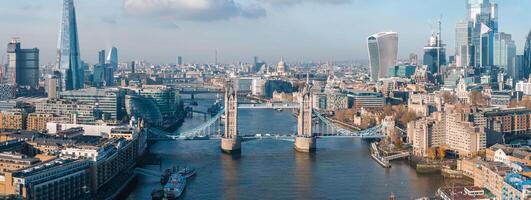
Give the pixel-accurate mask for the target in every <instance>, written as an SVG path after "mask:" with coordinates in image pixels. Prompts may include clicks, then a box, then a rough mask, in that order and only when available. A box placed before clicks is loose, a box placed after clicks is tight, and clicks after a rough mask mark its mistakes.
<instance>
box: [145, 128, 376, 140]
mask: <svg viewBox="0 0 531 200" xmlns="http://www.w3.org/2000/svg"><path fill="white" fill-rule="evenodd" d="M150 130H152V129H150ZM158 131H161V132H163V131H162V130H157V131H156V132H158ZM159 133H160V132H159ZM315 135H316V138H317V139H326V138H362V139H377V138H381V136H379V135H366V136H364V135H361V136H359V135H339V134H319V133H316V134H315ZM240 138H241V139H242V141H244V142H245V141H250V140H262V139H264V140H266V139H272V140H284V141H295V135H294V134H269V133H268V134H256V135H244V136H240ZM148 140H151V141H174V140H175V141H178V140H221V135H208V136H196V137H187V136H182V135H170V134H167V133H166V134H164V135H162V136H160V135H159V136H156V137H150V138H149V139H148Z"/></svg>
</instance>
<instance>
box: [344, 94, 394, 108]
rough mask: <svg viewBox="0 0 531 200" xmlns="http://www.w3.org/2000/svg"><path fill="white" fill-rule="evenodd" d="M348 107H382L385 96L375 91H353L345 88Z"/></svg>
mask: <svg viewBox="0 0 531 200" xmlns="http://www.w3.org/2000/svg"><path fill="white" fill-rule="evenodd" d="M346 93H347V97H348V107H349V108H355V109H356V110H360V109H361V108H364V109H372V108H377V109H380V108H383V107H384V105H385V97H384V96H383V95H382V94H381V93H377V92H365V91H353V90H347V91H346Z"/></svg>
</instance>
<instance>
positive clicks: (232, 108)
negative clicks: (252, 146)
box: [221, 81, 241, 154]
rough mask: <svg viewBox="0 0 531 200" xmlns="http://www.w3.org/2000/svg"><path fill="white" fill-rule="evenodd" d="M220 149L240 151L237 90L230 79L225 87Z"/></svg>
mask: <svg viewBox="0 0 531 200" xmlns="http://www.w3.org/2000/svg"><path fill="white" fill-rule="evenodd" d="M221 151H223V152H224V153H228V154H237V153H240V152H241V141H240V138H239V137H238V91H237V90H236V86H235V85H234V83H233V82H232V81H229V82H228V83H227V87H226V89H225V133H224V134H223V137H222V138H221Z"/></svg>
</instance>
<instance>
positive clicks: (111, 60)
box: [107, 47, 118, 70]
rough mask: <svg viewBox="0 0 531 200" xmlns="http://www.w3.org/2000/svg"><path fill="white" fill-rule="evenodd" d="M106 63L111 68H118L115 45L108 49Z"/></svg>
mask: <svg viewBox="0 0 531 200" xmlns="http://www.w3.org/2000/svg"><path fill="white" fill-rule="evenodd" d="M107 64H109V66H110V67H111V68H112V69H113V70H116V69H117V68H118V49H117V48H116V47H112V48H111V49H110V50H109V55H108V56H107Z"/></svg>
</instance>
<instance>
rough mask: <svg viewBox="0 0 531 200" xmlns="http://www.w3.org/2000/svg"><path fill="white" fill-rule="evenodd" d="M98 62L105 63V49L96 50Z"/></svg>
mask: <svg viewBox="0 0 531 200" xmlns="http://www.w3.org/2000/svg"><path fill="white" fill-rule="evenodd" d="M98 64H100V65H104V64H105V49H102V50H100V51H98Z"/></svg>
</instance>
